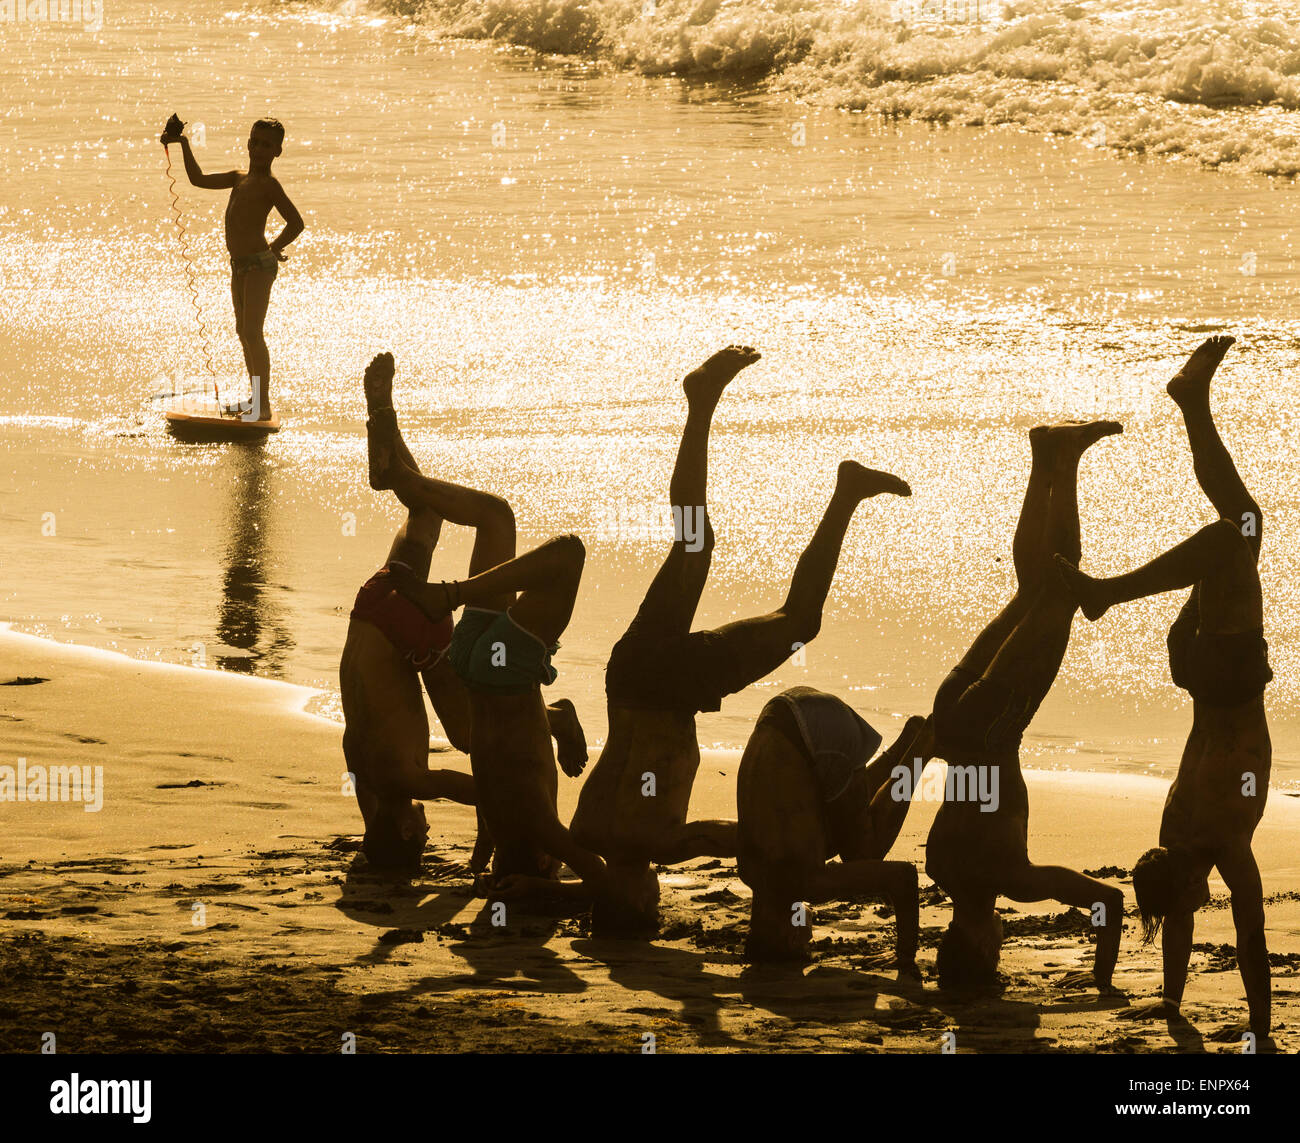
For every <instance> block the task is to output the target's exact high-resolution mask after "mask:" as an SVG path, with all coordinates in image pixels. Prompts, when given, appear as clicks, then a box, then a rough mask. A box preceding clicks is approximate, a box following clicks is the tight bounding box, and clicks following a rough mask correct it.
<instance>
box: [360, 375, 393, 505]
mask: <svg viewBox="0 0 1300 1143" xmlns="http://www.w3.org/2000/svg"><path fill="white" fill-rule="evenodd" d="M394 370H395V366H394V363H393V355H392V354H391V353H381V354H379V355H378V356H377V357H375V358H374V360H372V361H371V362H370V364H369V365H368V366H366V376H365V381H364V386H365V391H366V409H367V411H368V412H369V414H370V416H369V419H368V420H367V421H366V446H367V449H368V451H369V458H370V487H371V488H373V489H375V491H377V492H378V491H381V490H383V489H385V488H392V487H393V482H392V479H391V477H390V475H389V469H390V468H391V467H392V464H393V455H394V453H393V440H392V432H391V427H390V424H389V423H388V420H387V418H386V417H385V416H383V415H381V416H378V417H377V416H376V415H375V414H376V412H377V411H379V410H385V409H386V410H388V414H389V416H391V414H392V408H393V373H394Z"/></svg>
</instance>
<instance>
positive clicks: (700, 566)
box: [631, 345, 759, 635]
mask: <svg viewBox="0 0 1300 1143" xmlns="http://www.w3.org/2000/svg"><path fill="white" fill-rule="evenodd" d="M758 356H759V355H758V353H757V352H755V351H754V350H753V349H750V348H748V347H747V346H737V345H729V346H728V347H727V348H726V349H724V350H722V351H721V352H719V353H715V354H714V355H713V356H712V357H710V358H709V359H708V361H706V362H705V363H704V364H703V365H701V366H700V367H699V368H698V369H696V370H694V371H693V372H691V373H690V374H688V375H687V377H686V379H685V380H684V381H683V382H682V388H683V389H684V390H685V392H686V406H687V411H686V425H685V427H684V428H683V429H682V439H681V442H680V444H678V446H677V460H676V462H675V463H674V465H673V474H672V478H671V480H670V481H669V484H668V502H669V505H670V507H671V509H672V513H673V545H672V548H671V549H670V550H669V552H668V556H667V558H666V559H665V560H664V562H663V566H662V567H660V569H659V571H658V572H657V573H656V574H655V577H654V579H653V580H651V582H650V586H649V588H647V589H646V593H645V599H644V601H643V602H642V604H641V606H640V608H639V609H638V610H637V613H636V617H635V618H634V619H633V621H632V624H631V626H632V627H637V626H646V627H648V628H650V629H652V630H654V631H656V632H658V633H661V634H663V635H685V634H686V633H687V632H688V631H690V629H691V623H692V622H694V619H695V609H696V608H697V607H698V606H699V602H700V595H701V594H702V593H703V591H704V584H705V581H706V580H707V579H708V577H709V565H710V563H711V562H712V559H713V525H712V524H711V523H710V522H709V509H708V503H709V501H708V485H709V431H710V429H711V428H712V426H713V414H714V411H715V410H716V409H717V407H718V401H719V400H720V399H721V398H722V393H723V390H724V389H725V388H726V387H727V385H728V384H730V382H731V381H732V380H733V379H734V378H735V376H736V374H738V373H739V372H740V371H741V370H742V369H744V368H746V367H747V366H749V365H752V364H753V363H754V362H755V361H757V360H758Z"/></svg>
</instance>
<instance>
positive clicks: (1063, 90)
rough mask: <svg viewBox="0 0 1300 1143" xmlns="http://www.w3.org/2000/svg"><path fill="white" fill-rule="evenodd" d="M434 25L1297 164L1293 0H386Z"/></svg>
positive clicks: (848, 98) (821, 96)
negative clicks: (1067, 0) (1064, 0)
mask: <svg viewBox="0 0 1300 1143" xmlns="http://www.w3.org/2000/svg"><path fill="white" fill-rule="evenodd" d="M384 6H385V7H386V8H387V9H388V10H389V11H391V12H394V13H398V14H400V15H403V16H408V17H411V18H412V19H414V20H416V21H417V22H418V23H420V24H422V25H424V26H426V27H429V28H430V29H432V30H435V31H437V32H438V33H439V34H446V35H453V36H459V37H469V38H489V39H495V40H499V41H504V42H508V43H512V44H518V45H522V46H526V47H530V48H533V49H536V50H538V51H541V52H547V53H557V54H565V55H577V56H583V57H587V58H592V59H597V60H601V61H604V62H606V63H608V64H610V65H613V66H616V67H620V68H627V69H632V70H635V71H638V72H641V73H643V74H647V75H666V74H678V75H693V76H711V77H715V78H718V79H725V78H737V79H741V78H752V77H759V78H761V79H762V80H763V82H765V83H766V84H767V85H768V86H769V87H770V88H771V89H772V90H773V91H775V92H780V93H785V94H788V95H790V96H793V97H796V98H798V99H799V100H802V101H804V102H806V103H809V104H815V105H826V106H835V107H840V108H845V109H850V110H859V111H866V112H873V113H880V114H886V115H903V116H913V117H917V118H921V119H926V120H932V121H939V122H951V123H960V124H967V125H974V126H980V125H989V124H1016V125H1019V126H1021V127H1024V128H1027V129H1029V130H1034V131H1044V132H1051V133H1057V134H1068V135H1076V136H1081V137H1083V138H1084V139H1086V140H1087V141H1089V142H1090V143H1092V144H1094V145H1096V146H1099V147H1110V148H1116V149H1120V150H1125V151H1135V152H1141V153H1146V154H1166V155H1176V156H1185V157H1187V158H1190V159H1194V160H1195V161H1197V162H1199V163H1203V164H1205V165H1207V166H1211V167H1229V168H1234V169H1237V170H1243V171H1255V172H1260V173H1265V174H1274V175H1293V174H1295V173H1297V172H1300V143H1298V142H1297V136H1300V12H1298V11H1297V9H1296V6H1295V5H1294V4H1287V5H1284V4H1282V3H1279V2H1278V0H1258V2H1255V0H1080V2H1078V3H1073V4H1071V3H1064V4H1063V3H1060V2H1059V0H1057V2H1049V0H1014V2H1011V0H859V2H857V3H842V2H836V0H418V2H417V0H387V3H386V4H385V5H384Z"/></svg>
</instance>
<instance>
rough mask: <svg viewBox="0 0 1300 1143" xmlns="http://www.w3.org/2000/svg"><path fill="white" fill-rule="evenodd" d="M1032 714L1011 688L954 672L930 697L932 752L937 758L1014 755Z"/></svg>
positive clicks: (968, 673) (962, 671) (960, 670)
mask: <svg viewBox="0 0 1300 1143" xmlns="http://www.w3.org/2000/svg"><path fill="white" fill-rule="evenodd" d="M1037 709H1038V707H1037V704H1035V703H1033V702H1032V700H1031V699H1028V698H1026V697H1025V696H1024V695H1022V694H1020V693H1019V692H1018V691H1017V690H1016V689H1015V688H1014V687H1009V686H1007V685H1006V684H1005V683H1002V682H998V681H997V680H995V679H986V678H984V677H983V676H981V675H977V674H975V672H974V671H968V670H966V668H964V667H954V668H953V669H952V670H951V671H949V672H948V677H947V678H946V679H944V681H943V682H942V683H941V684H940V686H939V690H938V692H937V693H936V694H935V696H934V736H935V747H936V751H937V753H938V754H939V756H940V757H942V758H948V757H949V756H950V755H953V754H956V755H964V756H970V755H973V756H977V757H979V756H984V755H986V754H993V755H1004V754H1015V753H1017V752H1018V751H1019V750H1020V740H1021V739H1022V738H1023V737H1024V734H1025V728H1026V727H1028V726H1029V723H1030V721H1031V720H1032V719H1033V717H1034V712H1035V711H1036V710H1037Z"/></svg>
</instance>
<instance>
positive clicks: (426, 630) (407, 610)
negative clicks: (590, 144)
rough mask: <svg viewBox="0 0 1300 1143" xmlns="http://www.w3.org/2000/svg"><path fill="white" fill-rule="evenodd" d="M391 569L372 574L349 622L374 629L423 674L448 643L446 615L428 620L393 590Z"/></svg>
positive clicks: (449, 629) (449, 625)
mask: <svg viewBox="0 0 1300 1143" xmlns="http://www.w3.org/2000/svg"><path fill="white" fill-rule="evenodd" d="M399 574H401V573H400V571H399V572H396V573H395V572H394V570H393V568H392V567H391V566H386V567H383V568H381V569H380V570H379V571H377V572H375V574H374V575H372V576H371V577H370V578H369V579H368V580H366V582H365V584H364V586H363V587H362V588H361V590H360V591H359V592H357V599H356V602H355V603H354V604H353V605H352V618H353V619H362V620H364V621H365V622H367V623H369V624H370V625H371V626H373V627H378V628H379V630H380V631H382V632H383V633H384V635H385V636H386V637H387V639H388V641H389V642H390V643H391V644H392V645H393V646H394V647H395V648H396V649H397V652H398V653H399V654H400V655H401V656H402V658H404V659H406V660H407V661H408V662H409V663H410V664H411V666H412V667H414V668H415V669H416V670H417V671H427V670H428V669H429V668H430V667H432V666H433V665H434V664H435V663H436V662H437V661H438V660H439V659H441V658H442V656H443V655H444V654H445V653H446V651H447V648H448V646H449V645H450V643H451V639H452V630H453V624H452V619H451V616H450V615H445V616H443V617H442V619H439V620H433V619H430V618H429V617H428V616H427V615H425V613H424V612H423V611H421V610H420V609H419V607H417V606H416V605H415V604H414V603H412V602H411V601H410V600H409V599H407V598H406V596H404V595H402V594H401V593H400V592H398V590H397V588H396V587H395V586H394V579H395V575H399Z"/></svg>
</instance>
